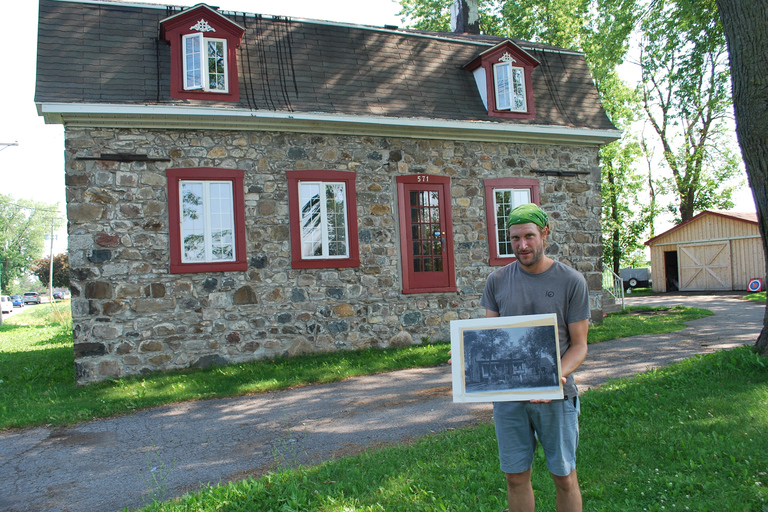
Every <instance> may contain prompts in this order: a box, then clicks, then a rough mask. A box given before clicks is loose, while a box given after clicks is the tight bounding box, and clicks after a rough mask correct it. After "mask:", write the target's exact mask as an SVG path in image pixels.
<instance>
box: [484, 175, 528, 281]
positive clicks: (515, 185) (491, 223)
mask: <svg viewBox="0 0 768 512" xmlns="http://www.w3.org/2000/svg"><path fill="white" fill-rule="evenodd" d="M483 188H484V189H485V218H486V226H487V228H488V256H489V257H488V264H489V265H491V266H502V265H506V264H508V263H512V262H513V261H515V260H516V259H517V258H515V257H514V256H509V257H500V256H497V254H496V253H497V250H496V249H497V247H498V244H499V239H498V235H497V233H496V229H495V228H496V212H495V211H494V208H493V203H494V200H493V194H494V190H496V189H497V188H512V189H528V190H530V192H531V202H532V203H535V204H539V180H537V179H531V178H494V179H488V180H484V181H483Z"/></svg>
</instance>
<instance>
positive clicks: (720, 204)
mask: <svg viewBox="0 0 768 512" xmlns="http://www.w3.org/2000/svg"><path fill="white" fill-rule="evenodd" d="M640 26H641V30H642V40H641V49H642V53H641V58H640V61H641V62H640V64H641V67H642V76H643V80H642V84H641V86H640V91H639V93H640V94H641V96H642V101H643V108H644V110H645V114H646V118H647V120H648V121H649V123H650V125H651V126H652V128H653V131H654V132H655V134H656V136H657V138H658V141H659V142H660V143H661V146H662V148H663V158H664V162H665V163H666V165H667V167H668V168H669V170H670V171H671V174H672V176H671V177H668V178H664V179H663V184H664V185H665V186H666V187H667V188H668V189H669V190H673V191H674V192H675V194H676V196H677V198H676V202H675V203H673V204H671V205H670V206H669V209H670V211H672V212H673V213H677V214H678V217H677V219H676V220H677V221H678V222H679V221H684V220H687V219H689V218H691V217H692V216H693V215H694V214H695V213H696V212H699V211H702V210H705V209H708V208H723V209H728V208H732V207H733V202H732V201H731V195H732V193H733V191H734V189H735V188H736V186H737V184H734V179H736V178H738V177H739V176H740V175H741V173H742V165H741V158H740V157H739V155H737V154H736V153H735V151H734V147H735V138H734V137H733V132H732V129H731V127H730V126H729V124H728V121H729V118H730V116H731V115H732V109H731V106H732V105H731V92H730V91H731V83H730V70H729V68H728V54H727V47H726V42H725V36H724V34H723V28H722V24H721V23H720V17H719V15H718V11H717V5H716V3H715V0H695V1H694V0H660V1H657V2H653V3H652V4H651V6H650V7H649V8H648V10H647V12H646V15H645V16H644V17H643V20H642V22H641V25H640Z"/></svg>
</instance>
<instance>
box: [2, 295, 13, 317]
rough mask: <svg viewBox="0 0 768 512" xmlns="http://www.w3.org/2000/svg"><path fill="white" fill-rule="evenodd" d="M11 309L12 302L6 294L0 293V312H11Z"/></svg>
mask: <svg viewBox="0 0 768 512" xmlns="http://www.w3.org/2000/svg"><path fill="white" fill-rule="evenodd" d="M12 311H13V302H11V298H10V297H9V296H7V295H0V314H4V313H11V312H12Z"/></svg>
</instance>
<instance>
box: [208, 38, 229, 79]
mask: <svg viewBox="0 0 768 512" xmlns="http://www.w3.org/2000/svg"><path fill="white" fill-rule="evenodd" d="M207 43H208V88H210V89H213V90H217V91H224V90H226V85H225V84H226V82H225V78H224V67H225V66H224V41H213V40H207Z"/></svg>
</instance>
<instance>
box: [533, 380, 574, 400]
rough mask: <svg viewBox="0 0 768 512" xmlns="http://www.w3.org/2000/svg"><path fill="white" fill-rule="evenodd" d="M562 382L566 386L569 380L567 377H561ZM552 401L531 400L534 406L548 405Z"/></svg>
mask: <svg viewBox="0 0 768 512" xmlns="http://www.w3.org/2000/svg"><path fill="white" fill-rule="evenodd" d="M560 380H561V381H563V384H565V381H566V380H567V379H566V378H565V377H560ZM551 401H552V400H531V403H532V404H548V403H549V402H551Z"/></svg>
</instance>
